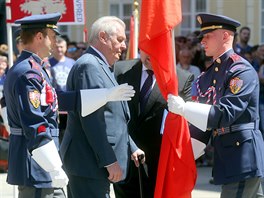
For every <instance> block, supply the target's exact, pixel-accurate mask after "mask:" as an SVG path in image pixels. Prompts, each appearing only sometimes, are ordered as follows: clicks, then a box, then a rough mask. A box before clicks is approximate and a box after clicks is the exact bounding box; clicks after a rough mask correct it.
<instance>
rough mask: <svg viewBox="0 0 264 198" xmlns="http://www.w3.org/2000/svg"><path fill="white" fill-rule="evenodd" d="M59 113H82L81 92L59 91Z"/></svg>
mask: <svg viewBox="0 0 264 198" xmlns="http://www.w3.org/2000/svg"><path fill="white" fill-rule="evenodd" d="M57 96H58V103H59V105H58V107H59V111H76V109H77V111H80V107H81V104H80V100H81V99H80V92H79V91H57Z"/></svg>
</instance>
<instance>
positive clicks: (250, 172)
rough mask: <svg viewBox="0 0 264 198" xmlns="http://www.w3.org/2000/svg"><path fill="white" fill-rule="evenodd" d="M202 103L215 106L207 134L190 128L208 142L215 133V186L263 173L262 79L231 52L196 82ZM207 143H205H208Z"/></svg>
mask: <svg viewBox="0 0 264 198" xmlns="http://www.w3.org/2000/svg"><path fill="white" fill-rule="evenodd" d="M196 92H197V97H198V101H199V102H201V103H208V104H214V103H215V105H214V106H212V108H211V110H210V113H209V118H208V131H207V132H205V133H204V132H201V131H199V130H198V129H197V128H195V127H193V126H192V127H191V133H192V137H196V138H197V135H198V134H199V135H198V136H200V137H198V138H197V139H200V140H202V141H204V140H205V139H206V141H208V140H209V136H210V135H211V133H212V132H213V137H214V138H213V145H214V148H215V150H214V168H213V176H214V181H215V184H226V183H231V182H238V181H241V180H244V179H247V178H251V177H262V176H263V173H264V171H263V170H264V165H263V160H264V144H263V137H262V133H261V132H260V131H259V128H258V123H259V107H258V104H259V101H258V100H259V97H258V96H259V80H258V75H257V73H256V71H255V70H254V68H253V67H252V66H251V65H250V63H248V62H247V61H246V60H245V59H243V58H242V57H240V56H239V55H237V54H235V53H234V51H233V50H229V51H228V52H226V53H225V54H223V55H222V56H221V57H219V58H218V59H217V60H215V61H214V63H213V64H212V65H211V66H210V67H209V68H208V69H207V71H206V72H205V73H204V74H202V75H201V77H200V78H198V79H197V82H196ZM206 141H204V142H206Z"/></svg>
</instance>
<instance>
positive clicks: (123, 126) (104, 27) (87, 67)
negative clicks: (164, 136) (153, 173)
mask: <svg viewBox="0 0 264 198" xmlns="http://www.w3.org/2000/svg"><path fill="white" fill-rule="evenodd" d="M125 39H126V36H125V24H124V22H123V21H122V20H120V19H119V18H117V17H110V16H105V17H101V18H99V19H98V20H96V21H95V22H94V23H93V25H92V27H91V33H90V38H89V41H90V47H89V48H88V50H87V52H86V53H85V54H84V55H83V56H82V57H81V58H80V59H78V60H77V62H76V64H75V65H74V66H73V68H72V70H71V72H70V74H69V77H68V81H67V90H81V89H91V90H93V89H96V88H112V87H114V86H116V85H118V84H117V82H116V80H115V78H114V75H113V73H112V72H111V70H112V66H113V64H114V63H115V62H116V61H117V60H118V59H119V58H120V56H121V53H122V51H123V50H124V49H126V44H125ZM102 97H104V96H102ZM77 109H79V108H77ZM129 119H130V114H129V109H128V105H127V103H126V102H120V101H116V102H108V103H107V104H105V105H104V106H102V107H101V108H99V109H98V110H96V111H95V112H93V113H92V114H90V115H87V116H86V115H83V113H81V111H78V110H75V111H70V112H69V114H68V123H67V128H66V131H65V135H64V138H63V141H62V144H61V155H62V160H63V162H64V166H65V170H66V173H67V174H68V177H69V186H68V187H69V188H68V190H69V192H68V195H69V197H74V198H82V197H93V198H103V197H104V198H105V197H109V196H110V195H109V191H110V182H113V183H115V182H118V181H120V180H122V179H124V178H125V177H126V174H127V165H128V162H129V160H130V154H131V153H132V158H133V159H134V161H135V163H136V164H137V165H138V155H141V154H144V152H143V151H141V150H140V149H138V147H137V146H136V145H135V143H134V142H133V140H132V139H131V138H130V136H129V134H128V126H127V123H128V121H129Z"/></svg>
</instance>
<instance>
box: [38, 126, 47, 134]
mask: <svg viewBox="0 0 264 198" xmlns="http://www.w3.org/2000/svg"><path fill="white" fill-rule="evenodd" d="M42 132H46V127H45V126H44V125H40V126H39V127H38V133H42Z"/></svg>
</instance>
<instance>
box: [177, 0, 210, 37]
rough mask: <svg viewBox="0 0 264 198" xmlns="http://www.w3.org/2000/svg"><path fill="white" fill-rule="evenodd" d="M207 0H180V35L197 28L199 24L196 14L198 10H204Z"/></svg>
mask: <svg viewBox="0 0 264 198" xmlns="http://www.w3.org/2000/svg"><path fill="white" fill-rule="evenodd" d="M206 10H207V0H184V1H182V23H181V27H180V28H181V35H183V36H186V35H187V34H189V33H191V32H193V31H195V30H197V29H198V27H199V24H198V23H197V20H196V15H197V14H198V13H200V12H206Z"/></svg>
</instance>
